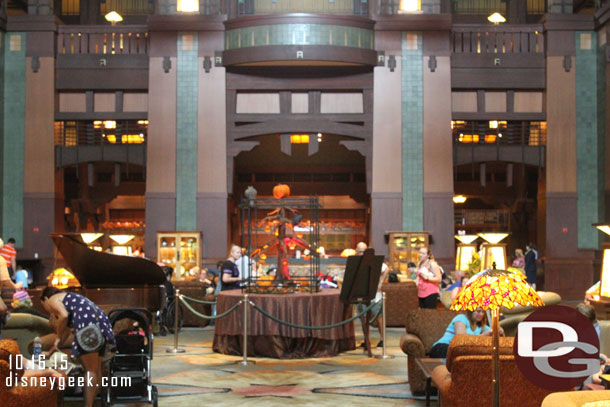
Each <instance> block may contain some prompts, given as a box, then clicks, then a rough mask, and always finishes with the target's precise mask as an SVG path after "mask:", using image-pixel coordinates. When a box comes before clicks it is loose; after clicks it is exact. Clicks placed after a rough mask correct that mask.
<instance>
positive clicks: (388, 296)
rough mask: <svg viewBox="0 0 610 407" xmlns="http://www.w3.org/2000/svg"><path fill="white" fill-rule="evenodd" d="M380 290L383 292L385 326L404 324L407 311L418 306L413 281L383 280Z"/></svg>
mask: <svg viewBox="0 0 610 407" xmlns="http://www.w3.org/2000/svg"><path fill="white" fill-rule="evenodd" d="M381 291H382V292H385V302H386V311H385V317H386V322H385V324H386V326H405V319H406V317H407V311H411V310H416V309H417V308H418V307H419V302H418V300H417V287H416V286H415V282H413V281H405V282H403V283H388V282H385V283H383V284H382V286H381Z"/></svg>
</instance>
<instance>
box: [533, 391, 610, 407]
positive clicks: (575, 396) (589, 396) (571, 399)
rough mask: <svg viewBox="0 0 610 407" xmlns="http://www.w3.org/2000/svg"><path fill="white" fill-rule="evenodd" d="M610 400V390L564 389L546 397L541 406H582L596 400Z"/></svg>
mask: <svg viewBox="0 0 610 407" xmlns="http://www.w3.org/2000/svg"><path fill="white" fill-rule="evenodd" d="M602 400H604V401H610V390H598V391H563V392H558V393H551V394H549V395H548V396H546V397H545V398H544V400H543V401H542V405H541V407H581V406H583V405H584V404H586V403H591V402H594V401H602Z"/></svg>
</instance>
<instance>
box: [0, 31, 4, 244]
mask: <svg viewBox="0 0 610 407" xmlns="http://www.w3.org/2000/svg"><path fill="white" fill-rule="evenodd" d="M4 36H5V33H4V32H3V31H0V89H1V90H2V97H1V98H0V157H2V158H4V48H5V47H4ZM3 174H4V166H3V165H0V193H1V194H2V195H4V176H3ZM2 208H3V200H2V199H0V233H2V227H3V224H4V222H3V218H4V216H3V215H4V212H3V210H2Z"/></svg>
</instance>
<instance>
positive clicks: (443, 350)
mask: <svg viewBox="0 0 610 407" xmlns="http://www.w3.org/2000/svg"><path fill="white" fill-rule="evenodd" d="M461 334H468V335H491V329H490V328H489V325H487V316H486V315H485V311H483V308H481V307H479V308H477V309H476V310H474V311H466V314H459V315H456V316H455V318H453V319H452V320H451V322H450V323H449V326H447V330H446V331H445V334H444V335H443V337H442V338H441V339H439V340H438V341H436V342H435V343H434V345H432V349H431V350H430V357H431V358H446V357H447V351H448V350H449V343H450V342H451V340H452V339H453V337H454V336H455V335H461ZM500 334H501V335H503V334H504V332H503V331H502V328H500Z"/></svg>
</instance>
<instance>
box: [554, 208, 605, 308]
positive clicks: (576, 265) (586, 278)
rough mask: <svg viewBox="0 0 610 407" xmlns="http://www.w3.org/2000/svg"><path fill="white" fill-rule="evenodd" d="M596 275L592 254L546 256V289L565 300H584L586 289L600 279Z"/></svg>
mask: <svg viewBox="0 0 610 407" xmlns="http://www.w3.org/2000/svg"><path fill="white" fill-rule="evenodd" d="M547 213H548V212H547ZM547 236H548V235H547ZM548 246H549V245H548V243H547V247H548ZM594 276H595V261H594V259H593V258H592V256H589V258H582V257H573V258H554V257H550V256H548V255H547V256H546V259H545V262H544V290H545V291H553V292H556V293H558V294H559V295H561V298H562V299H563V300H579V301H582V299H583V297H584V293H585V291H586V290H587V289H589V287H591V286H592V285H593V283H595V282H596V281H598V280H599V278H595V277H594Z"/></svg>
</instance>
